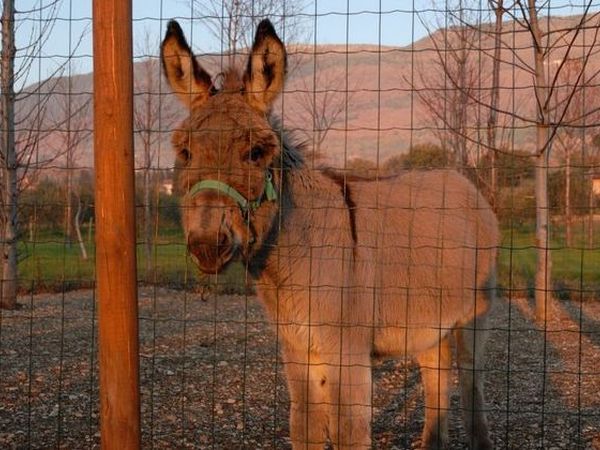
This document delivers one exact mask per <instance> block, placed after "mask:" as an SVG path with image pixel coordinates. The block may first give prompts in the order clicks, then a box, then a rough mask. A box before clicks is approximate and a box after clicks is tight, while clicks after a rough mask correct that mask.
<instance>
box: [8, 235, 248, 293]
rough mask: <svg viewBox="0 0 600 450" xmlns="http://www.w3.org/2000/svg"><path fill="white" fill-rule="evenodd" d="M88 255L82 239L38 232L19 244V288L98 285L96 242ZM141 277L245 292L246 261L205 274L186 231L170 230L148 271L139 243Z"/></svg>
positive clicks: (155, 281) (157, 245)
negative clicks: (192, 255) (75, 240)
mask: <svg viewBox="0 0 600 450" xmlns="http://www.w3.org/2000/svg"><path fill="white" fill-rule="evenodd" d="M86 249H87V252H88V259H87V260H84V259H82V257H81V252H80V249H79V245H78V244H77V243H72V244H69V243H67V242H64V241H63V238H62V236H61V235H58V234H56V235H52V234H49V235H45V236H38V237H36V240H35V242H23V243H21V245H20V251H19V253H20V263H19V285H20V291H21V292H23V293H25V292H27V293H29V292H44V291H51V292H57V291H59V292H60V291H63V290H70V289H79V288H88V287H93V286H94V279H95V276H94V272H95V267H94V265H95V262H94V250H95V249H94V246H93V243H90V242H88V243H86ZM137 254H138V262H137V265H138V280H139V282H140V283H141V284H156V285H163V286H168V287H173V288H185V289H199V288H201V287H204V286H210V287H211V288H212V289H216V290H218V291H219V292H236V293H241V292H245V291H246V290H247V289H248V288H247V285H248V283H246V282H245V274H244V267H242V265H241V264H232V265H231V266H230V267H228V268H227V270H225V271H224V272H223V273H222V274H219V275H218V276H211V277H207V276H204V275H202V274H200V273H199V271H198V270H197V269H196V267H195V266H194V265H193V263H192V262H191V260H190V259H189V258H188V257H187V252H186V249H185V245H184V240H183V236H182V235H181V233H179V232H175V231H171V232H168V233H166V234H165V235H164V236H161V237H159V238H158V239H156V242H155V245H154V248H153V252H152V256H151V261H150V272H148V273H146V257H145V251H144V246H143V243H138V249H137Z"/></svg>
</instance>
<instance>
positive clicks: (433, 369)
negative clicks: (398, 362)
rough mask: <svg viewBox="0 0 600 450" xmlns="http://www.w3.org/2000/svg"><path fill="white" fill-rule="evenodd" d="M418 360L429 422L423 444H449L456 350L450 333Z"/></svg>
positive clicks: (429, 448) (427, 446)
mask: <svg viewBox="0 0 600 450" xmlns="http://www.w3.org/2000/svg"><path fill="white" fill-rule="evenodd" d="M417 360H418V362H419V365H420V367H421V378H422V380H423V388H424V391H425V425H424V426H423V434H422V447H423V448H425V449H427V450H433V449H443V448H446V447H447V445H448V411H449V401H450V395H449V389H450V370H451V368H452V350H451V349H450V339H449V336H445V337H444V338H443V339H442V340H441V341H440V343H439V345H436V346H434V347H432V348H430V349H429V350H426V351H425V352H423V353H420V354H419V355H418V356H417Z"/></svg>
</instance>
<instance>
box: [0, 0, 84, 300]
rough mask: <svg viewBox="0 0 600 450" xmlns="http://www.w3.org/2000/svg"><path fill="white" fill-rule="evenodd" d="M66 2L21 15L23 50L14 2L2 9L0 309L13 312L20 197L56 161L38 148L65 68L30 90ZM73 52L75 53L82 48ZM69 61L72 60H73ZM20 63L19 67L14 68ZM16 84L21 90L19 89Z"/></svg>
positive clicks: (39, 6) (41, 4)
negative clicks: (26, 28) (27, 27)
mask: <svg viewBox="0 0 600 450" xmlns="http://www.w3.org/2000/svg"><path fill="white" fill-rule="evenodd" d="M61 3H62V0H54V1H50V2H48V3H44V2H42V1H39V2H37V3H35V4H34V5H33V6H32V7H31V9H30V10H19V11H18V14H19V20H22V19H28V18H29V19H35V20H30V21H29V22H30V23H32V24H34V25H32V29H31V33H30V35H29V41H28V42H26V43H25V44H24V45H23V46H22V47H21V48H17V47H16V44H15V20H16V19H15V16H16V14H17V12H16V11H15V2H14V0H5V1H4V2H3V8H2V18H1V24H2V50H1V52H0V66H1V71H0V72H1V73H0V89H1V90H2V101H1V103H0V121H1V122H2V141H1V142H0V164H1V167H0V181H1V183H0V190H1V191H0V208H1V210H0V227H1V239H0V240H1V246H2V285H1V289H0V307H2V308H10V309H14V308H17V307H18V304H17V288H18V267H17V264H18V252H17V244H18V241H19V238H20V235H19V221H18V218H19V217H18V213H19V208H18V205H19V194H20V192H21V190H22V189H23V188H24V186H27V185H28V184H32V182H33V181H32V179H33V178H34V177H35V175H36V171H38V170H39V169H40V168H41V167H43V166H44V164H48V163H49V162H50V161H52V160H54V159H56V157H57V155H44V156H43V157H41V158H40V155H39V152H38V145H39V143H40V142H41V141H42V140H43V139H44V137H45V136H47V135H48V133H50V132H51V130H50V129H46V130H43V126H42V124H44V121H45V118H46V114H47V112H48V103H49V99H50V98H51V95H52V92H53V90H54V87H55V85H56V82H57V76H60V74H61V73H62V72H63V71H64V67H65V65H64V64H62V65H58V67H57V68H56V69H55V70H54V72H53V73H52V74H50V76H49V77H48V78H47V79H46V80H40V81H38V82H37V83H35V84H33V85H31V86H29V87H28V88H23V87H19V88H18V89H16V88H15V86H24V85H25V84H26V83H27V82H28V81H29V75H30V72H31V68H32V65H33V63H34V61H36V60H38V58H39V55H40V53H41V49H42V47H43V46H44V44H45V42H46V41H47V39H48V37H49V36H50V34H51V32H52V30H53V27H54V25H55V23H56V18H57V14H58V11H59V9H60V6H61ZM81 39H82V37H80V39H79V42H78V43H77V45H76V46H75V47H74V48H73V51H74V49H76V48H77V46H78V45H79V43H80V42H81ZM69 56H70V55H69ZM15 63H17V64H15ZM17 81H18V82H19V84H18V85H17Z"/></svg>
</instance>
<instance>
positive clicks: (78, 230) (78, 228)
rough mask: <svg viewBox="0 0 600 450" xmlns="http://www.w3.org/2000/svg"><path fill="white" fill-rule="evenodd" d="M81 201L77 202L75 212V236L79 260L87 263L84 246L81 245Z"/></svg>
mask: <svg viewBox="0 0 600 450" xmlns="http://www.w3.org/2000/svg"><path fill="white" fill-rule="evenodd" d="M80 218H81V201H80V200H78V201H77V212H76V213H75V233H76V234H77V242H79V250H80V251H81V259H83V260H84V261H87V259H88V255H87V250H86V249H85V244H84V243H83V238H82V237H81V224H80V222H79V221H80Z"/></svg>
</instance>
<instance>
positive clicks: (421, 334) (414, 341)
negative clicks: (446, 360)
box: [373, 326, 449, 357]
mask: <svg viewBox="0 0 600 450" xmlns="http://www.w3.org/2000/svg"><path fill="white" fill-rule="evenodd" d="M448 332H449V330H448V329H434V328H412V329H411V328H406V327H394V326H388V327H385V328H382V329H378V330H377V331H376V332H375V336H374V346H373V347H374V348H373V354H374V356H382V357H399V356H405V355H416V354H418V353H421V352H423V351H425V350H427V349H429V348H431V347H433V346H435V345H437V343H438V342H439V341H440V340H441V339H442V338H443V337H444V336H446V334H448Z"/></svg>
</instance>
